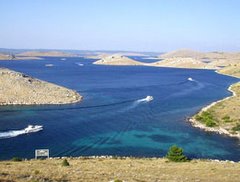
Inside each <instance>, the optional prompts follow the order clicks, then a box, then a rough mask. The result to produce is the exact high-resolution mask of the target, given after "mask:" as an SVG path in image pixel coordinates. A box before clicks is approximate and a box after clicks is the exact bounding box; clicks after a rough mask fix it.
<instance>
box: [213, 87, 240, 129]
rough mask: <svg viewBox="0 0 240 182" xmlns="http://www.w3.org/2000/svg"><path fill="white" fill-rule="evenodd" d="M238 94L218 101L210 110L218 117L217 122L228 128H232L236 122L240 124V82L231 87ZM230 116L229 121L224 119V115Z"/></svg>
mask: <svg viewBox="0 0 240 182" xmlns="http://www.w3.org/2000/svg"><path fill="white" fill-rule="evenodd" d="M231 89H232V90H233V91H234V92H235V94H236V96H234V97H231V98H229V99H226V100H223V101H221V102H218V103H217V104H215V105H214V106H213V107H211V108H209V109H208V111H209V112H210V113H211V114H212V115H213V116H214V118H216V120H215V121H216V122H217V124H218V125H219V126H220V127H222V128H225V129H227V130H231V129H232V128H233V127H234V126H236V124H238V123H239V124H240V112H239V111H240V82H238V83H236V84H234V85H233V86H232V88H231ZM225 116H229V117H230V120H229V122H225V121H224V119H223V118H224V117H225Z"/></svg>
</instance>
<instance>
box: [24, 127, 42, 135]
mask: <svg viewBox="0 0 240 182" xmlns="http://www.w3.org/2000/svg"><path fill="white" fill-rule="evenodd" d="M41 130H43V126H41V125H35V126H33V125H28V127H27V128H25V129H24V132H25V133H33V132H38V131H41Z"/></svg>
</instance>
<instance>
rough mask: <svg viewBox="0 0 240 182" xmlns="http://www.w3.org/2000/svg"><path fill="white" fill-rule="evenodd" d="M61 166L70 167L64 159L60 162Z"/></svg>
mask: <svg viewBox="0 0 240 182" xmlns="http://www.w3.org/2000/svg"><path fill="white" fill-rule="evenodd" d="M62 166H70V164H69V162H68V161H67V159H64V160H63V161H62Z"/></svg>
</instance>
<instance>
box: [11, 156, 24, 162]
mask: <svg viewBox="0 0 240 182" xmlns="http://www.w3.org/2000/svg"><path fill="white" fill-rule="evenodd" d="M22 160H23V159H22V158H20V157H13V158H12V159H11V161H14V162H20V161H22Z"/></svg>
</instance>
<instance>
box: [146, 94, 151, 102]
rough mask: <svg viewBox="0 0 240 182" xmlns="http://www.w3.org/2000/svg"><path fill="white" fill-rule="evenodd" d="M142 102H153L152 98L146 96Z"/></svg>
mask: <svg viewBox="0 0 240 182" xmlns="http://www.w3.org/2000/svg"><path fill="white" fill-rule="evenodd" d="M144 100H145V101H147V102H150V101H152V100H153V96H150V95H148V96H147V97H146V98H145V99H144Z"/></svg>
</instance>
